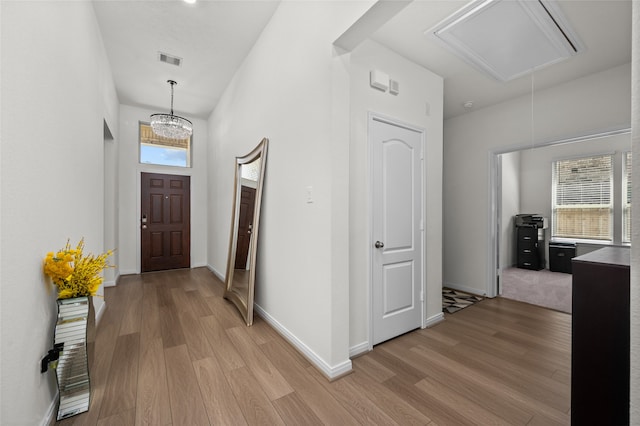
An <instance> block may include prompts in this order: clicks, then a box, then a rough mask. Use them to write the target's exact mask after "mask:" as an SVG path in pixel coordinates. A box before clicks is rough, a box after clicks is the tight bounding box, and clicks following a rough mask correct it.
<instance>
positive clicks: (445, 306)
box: [442, 287, 483, 314]
mask: <svg viewBox="0 0 640 426" xmlns="http://www.w3.org/2000/svg"><path fill="white" fill-rule="evenodd" d="M482 299H483V297H481V296H476V295H474V294H469V293H465V292H463V291H460V290H453V289H451V288H446V287H444V288H443V289H442V312H447V313H450V314H452V313H454V312H458V311H459V310H460V309H464V308H466V307H468V306H471V305H473V304H474V303H476V302H479V301H481V300H482Z"/></svg>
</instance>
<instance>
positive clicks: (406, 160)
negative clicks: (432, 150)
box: [369, 116, 424, 345]
mask: <svg viewBox="0 0 640 426" xmlns="http://www.w3.org/2000/svg"><path fill="white" fill-rule="evenodd" d="M369 129H370V130H369V131H370V134H369V138H370V143H371V149H372V181H373V191H372V204H373V215H372V227H373V229H372V250H373V255H372V268H373V271H372V305H373V306H372V315H373V324H372V339H373V344H374V345H375V344H377V343H380V342H383V341H385V340H388V339H391V338H393V337H396V336H398V335H400V334H403V333H406V332H407V331H411V330H413V329H416V328H418V327H420V326H421V325H422V311H423V310H422V301H421V299H422V297H421V295H422V294H423V288H422V282H423V279H422V276H423V271H422V265H423V261H422V250H423V241H422V240H423V238H422V235H423V231H422V230H421V223H422V176H423V172H422V152H423V139H424V131H421V130H417V129H411V128H408V127H406V126H403V125H400V124H397V123H394V122H392V121H389V120H386V119H381V118H379V117H375V116H371V117H370V120H369Z"/></svg>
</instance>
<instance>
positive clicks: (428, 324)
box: [424, 312, 444, 328]
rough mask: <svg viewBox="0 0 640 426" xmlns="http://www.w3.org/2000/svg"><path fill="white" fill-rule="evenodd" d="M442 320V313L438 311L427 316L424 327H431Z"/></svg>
mask: <svg viewBox="0 0 640 426" xmlns="http://www.w3.org/2000/svg"><path fill="white" fill-rule="evenodd" d="M442 321H444V313H442V312H439V313H437V314H435V315H433V316H431V317H429V318H427V320H426V321H425V323H424V327H425V328H429V327H433V326H434V325H436V324H438V323H440V322H442Z"/></svg>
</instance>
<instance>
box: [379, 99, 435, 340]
mask: <svg viewBox="0 0 640 426" xmlns="http://www.w3.org/2000/svg"><path fill="white" fill-rule="evenodd" d="M373 121H379V122H382V123H386V124H390V125H392V126H397V127H403V128H405V129H408V130H411V131H413V132H417V133H420V143H421V146H420V149H421V152H420V164H421V170H420V172H421V173H422V175H421V176H420V186H421V191H420V201H421V202H420V221H421V223H422V227H421V229H420V240H421V241H420V244H421V246H422V247H421V249H422V250H421V252H422V259H421V262H420V265H421V271H420V292H421V293H420V294H422V295H423V297H422V298H421V299H422V300H421V301H420V302H421V309H420V311H421V312H420V318H421V320H420V322H421V324H420V327H421V328H425V327H426V326H427V322H426V320H425V314H426V311H427V297H426V294H427V285H426V269H427V244H426V209H425V203H426V199H427V197H426V189H427V185H426V176H427V174H426V173H427V170H426V162H425V160H424V156H425V151H426V141H427V129H425V128H424V127H418V126H414V125H412V124H409V123H406V122H404V121H401V120H398V119H396V118H393V117H390V116H388V115H385V114H380V113H377V112H373V111H369V112H368V113H367V150H368V151H369V152H368V154H369V155H368V159H367V161H368V168H369V182H368V187H369V188H368V191H369V218H368V221H369V241H368V245H367V246H368V248H369V268H368V270H369V277H368V278H369V283H368V286H367V290H368V292H369V298H368V300H369V304H368V305H369V306H368V310H369V350H372V349H373V343H372V342H373V241H374V235H373V189H374V188H373V173H374V170H373V149H371V143H372V141H371V133H372V132H371V126H372V123H373Z"/></svg>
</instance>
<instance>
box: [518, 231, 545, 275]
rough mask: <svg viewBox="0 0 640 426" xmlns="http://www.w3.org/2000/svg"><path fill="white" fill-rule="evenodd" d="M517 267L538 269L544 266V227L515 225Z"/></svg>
mask: <svg viewBox="0 0 640 426" xmlns="http://www.w3.org/2000/svg"><path fill="white" fill-rule="evenodd" d="M516 238H517V249H518V260H517V262H518V268H524V269H533V270H536V271H539V270H540V269H543V268H544V266H545V260H544V229H540V228H532V227H524V226H518V227H516Z"/></svg>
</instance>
